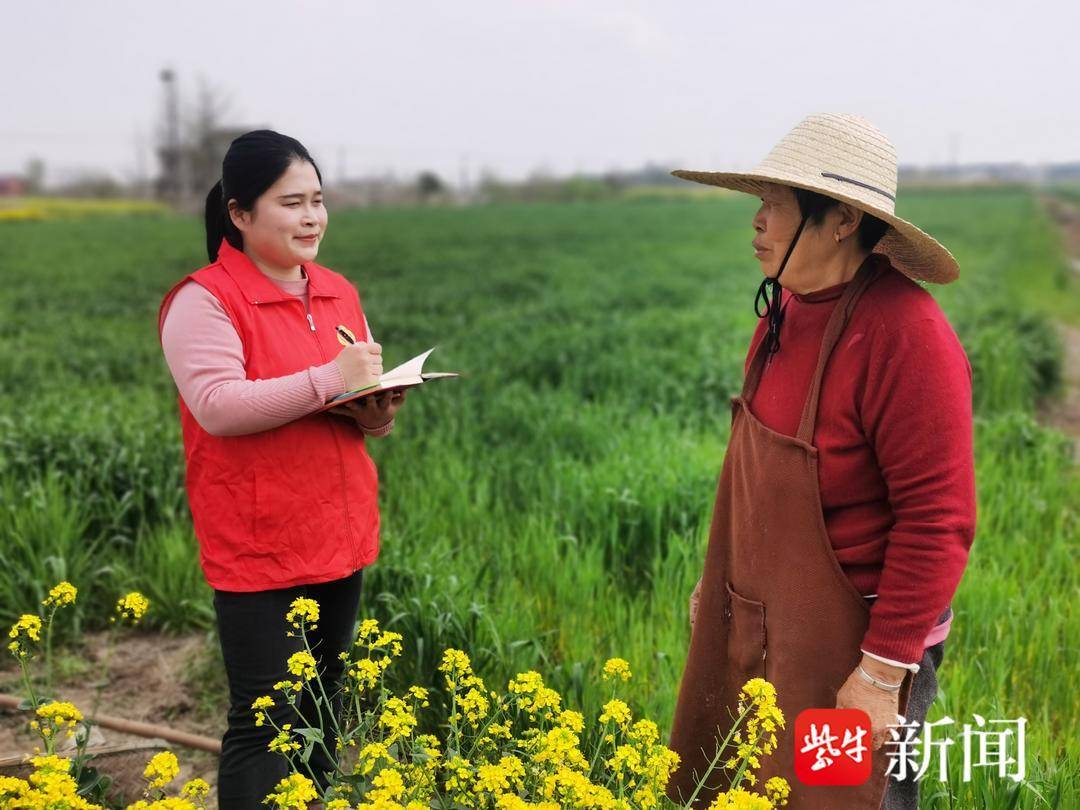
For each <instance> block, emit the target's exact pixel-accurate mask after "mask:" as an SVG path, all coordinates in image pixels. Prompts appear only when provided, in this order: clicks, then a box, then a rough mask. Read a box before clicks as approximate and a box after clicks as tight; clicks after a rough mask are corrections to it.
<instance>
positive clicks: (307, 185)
mask: <svg viewBox="0 0 1080 810" xmlns="http://www.w3.org/2000/svg"><path fill="white" fill-rule="evenodd" d="M229 213H230V215H231V216H232V220H233V222H234V223H235V224H236V227H237V228H239V229H240V232H241V233H242V234H243V235H244V252H245V253H251V254H253V255H254V256H256V257H258V258H259V259H261V260H262V261H263V262H265V263H266V264H267V265H269V266H272V267H275V268H279V269H290V268H294V267H296V266H297V265H299V264H302V263H303V262H310V261H314V260H315V257H316V256H317V255H318V253H319V243H320V242H321V241H322V238H323V236H324V235H325V234H326V219H327V217H326V208H325V207H324V206H323V195H322V184H321V183H319V176H318V175H317V174H316V173H315V167H314V166H312V165H311V164H310V163H308V162H307V161H301V160H294V161H293V162H292V163H290V164H289V168H288V169H286V170H285V173H284V174H282V175H281V177H279V178H278V179H277V182H275V183H274V185H272V186H270V188H268V189H267V190H266V191H265V192H263V194H262V196H260V197H259V198H258V199H257V200H256V201H255V205H254V207H253V208H252V210H251V211H241V210H239V209H238V208H236V203H235V202H234V201H230V203H229Z"/></svg>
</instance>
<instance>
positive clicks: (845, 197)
mask: <svg viewBox="0 0 1080 810" xmlns="http://www.w3.org/2000/svg"><path fill="white" fill-rule="evenodd" d="M672 174H673V175H675V176H676V177H681V178H682V179H684V180H693V181H694V182H695V183H705V184H707V185H710V186H720V187H722V188H730V189H733V190H735V191H744V192H746V193H748V194H753V195H755V196H757V195H759V194H761V191H762V184H763V183H779V184H781V185H785V186H795V187H796V188H803V189H807V190H809V191H816V192H819V193H821V194H824V195H825V196H827V197H832V198H834V199H837V200H840V201H841V202H846V203H848V204H850V205H853V206H855V207H856V208H858V209H859V210H861V211H864V212H866V213H867V214H872V215H873V216H875V217H877V218H878V219H880V220H883V221H884V222H886V223H888V225H889V226H890V227H889V229H888V230H887V231H886V232H885V235H884V236H883V237H881V241H880V242H878V244H877V246H876V247H875V248H874V252H875V253H884V254H885V255H886V256H888V257H889V260H890V261H891V262H892V265H893V267H895V268H896V269H897V270H899V271H900V272H902V273H904V274H905V275H907V276H910V277H911V278H914V279H918V280H921V281H932V282H934V283H935V284H948V283H949V282H950V281H955V280H956V279H957V278H958V277H959V275H960V267H959V266H958V265H957V263H956V259H954V258H953V255H952V254H951V253H949V251H948V250H947V249H946V248H945V247H944V246H943V245H941V244H940V243H939V242H938V241H937V240H936V239H934V238H933V237H932V236H930V235H929V234H927V233H924V232H923V231H921V230H919V229H918V228H916V227H915V226H914V225H912V224H911V223H910V222H908V221H907V220H904V219H901V218H900V217H898V216H896V213H895V210H896V149H895V148H894V147H893V145H892V143H890V142H889V139H888V138H886V137H885V136H884V135H883V134H882V133H881V132H880V131H879V130H878V129H877V128H876V127H874V126H873V125H872V124H871V123H870V122H869V121H867V120H866V119H865V118H860V117H859V116H857V115H842V114H835V113H823V114H818V115H811V116H808V117H807V118H805V119H803V121H802V122H801V123H800V124H799V125H798V126H796V127H795V128H794V129H793V130H791V132H789V133H788V134H787V135H785V136H784V138H783V140H781V141H780V143H778V144H777V145H776V146H775V147H773V150H772V151H771V152H770V153H769V155H768V157H766V158H765V159H764V160H763V161H761V163H759V164H758V166H757V168H755V169H754V170H753V171H751V172H742V173H740V172H691V171H683V170H679V171H674V172H672Z"/></svg>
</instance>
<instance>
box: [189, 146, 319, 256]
mask: <svg viewBox="0 0 1080 810" xmlns="http://www.w3.org/2000/svg"><path fill="white" fill-rule="evenodd" d="M294 160H299V161H302V162H304V163H310V164H311V165H312V167H314V169H315V174H316V176H318V178H319V182H320V183H321V182H322V173H321V172H320V171H319V167H318V165H317V164H316V163H315V161H314V160H313V159H312V157H311V154H310V153H309V152H308V150H307V149H305V148H304V145H303V144H302V143H300V141H298V140H296V138H290V137H289V136H288V135H282V134H281V133H280V132H274V131H273V130H270V129H257V130H254V131H252V132H247V133H245V134H243V135H241V136H240V137H239V138H237V139H236V140H234V141H233V142H232V143H231V144H229V151H228V152H226V153H225V159H224V160H223V161H222V162H221V180H218V182H217V183H215V184H214V187H213V188H212V189H210V193H209V194H207V195H206V253H207V255H208V256H209V257H210V261H216V260H217V254H218V248H219V247H221V240H222V239H225V240H226V241H227V242H228V243H229V244H230V245H232V246H233V247H234V248H236V249H237V250H243V249H244V236H243V234H241V233H240V231H239V230H238V229H237V227H236V226H235V225H234V224H233V222H232V218H231V217H230V216H229V209H228V203H229V200H236V205H237V207H238V208H240V210H242V211H251V210H253V209H254V208H255V201H256V200H257V199H258V198H259V197H261V196H262V195H263V193H264V192H265V191H266V190H267V189H268V188H270V186H272V185H274V183H276V182H277V181H278V178H280V177H281V175H283V174H285V171H286V169H288V168H289V164H290V163H292V162H293V161H294Z"/></svg>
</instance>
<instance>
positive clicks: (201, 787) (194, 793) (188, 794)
mask: <svg viewBox="0 0 1080 810" xmlns="http://www.w3.org/2000/svg"><path fill="white" fill-rule="evenodd" d="M209 792H210V785H209V784H207V782H206V780H205V779H199V778H195V779H192V780H190V781H188V782H185V783H184V786H183V787H182V788H181V789H180V795H181V796H183V797H184V798H186V799H192V800H194V801H202V800H203V799H205V798H206V794H207V793H209Z"/></svg>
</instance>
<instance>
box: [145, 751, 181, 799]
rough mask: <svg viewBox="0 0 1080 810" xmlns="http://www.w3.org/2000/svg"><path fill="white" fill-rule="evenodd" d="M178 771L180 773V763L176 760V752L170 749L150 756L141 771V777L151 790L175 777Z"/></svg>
mask: <svg viewBox="0 0 1080 810" xmlns="http://www.w3.org/2000/svg"><path fill="white" fill-rule="evenodd" d="M178 773H180V763H179V762H177V760H176V754H174V753H173V752H172V751H162V752H161V753H158V754H154V756H152V757H151V758H150V761H149V762H148V763H147V764H146V769H145V770H144V771H143V778H144V779H146V780H147V782H148V783H149V785H148V786H149V788H150V789H151V790H153V789H155V788H163V787H165V786H166V785H167V784H169V782H171V781H172V780H173V779H175V778H176V775H177V774H178Z"/></svg>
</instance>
